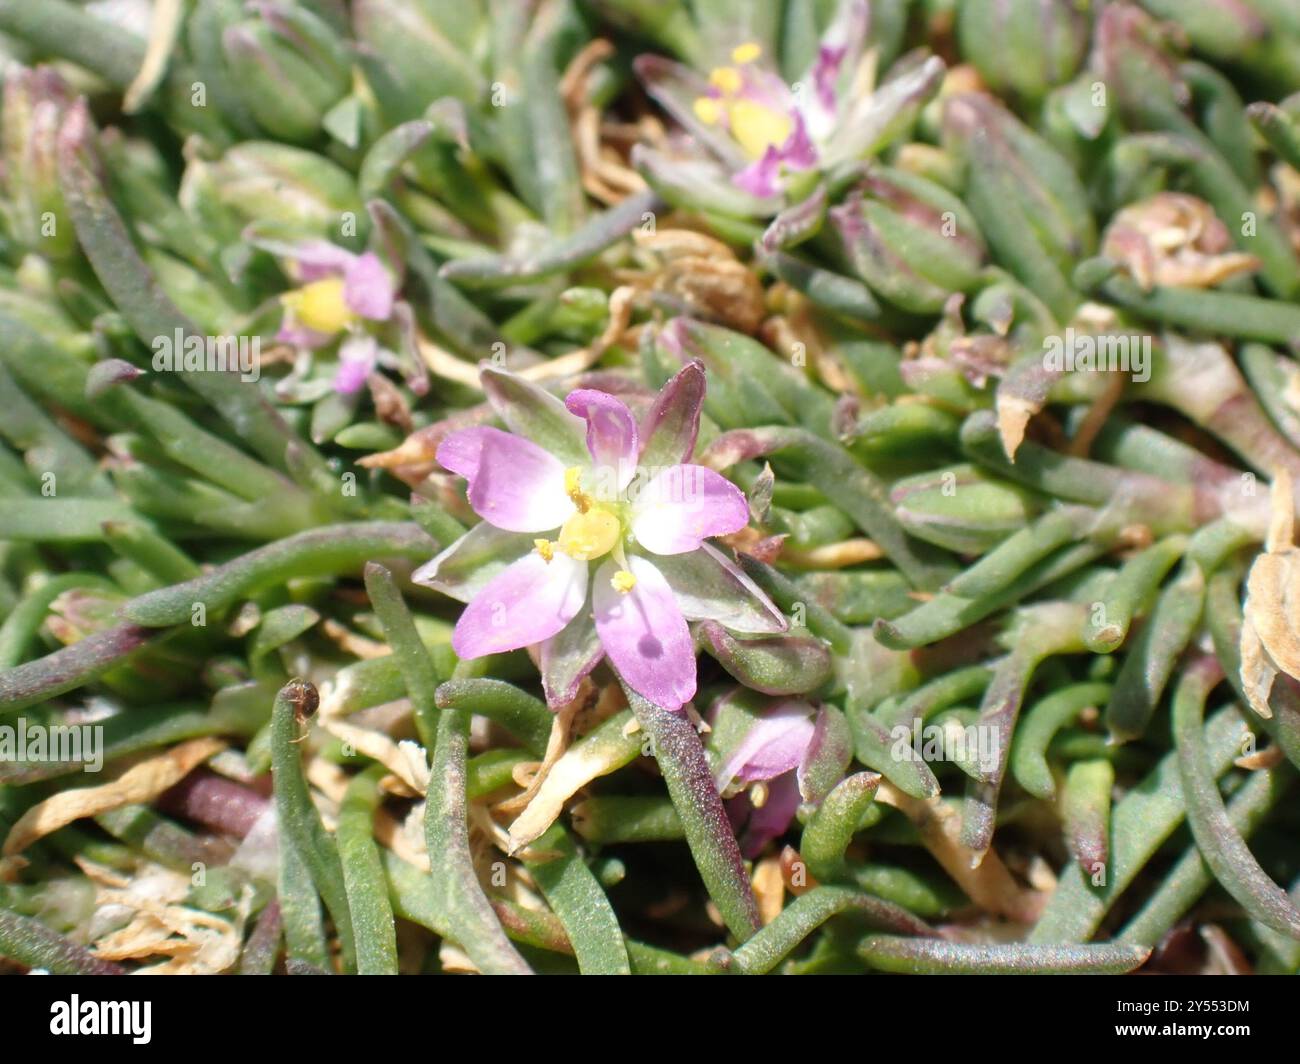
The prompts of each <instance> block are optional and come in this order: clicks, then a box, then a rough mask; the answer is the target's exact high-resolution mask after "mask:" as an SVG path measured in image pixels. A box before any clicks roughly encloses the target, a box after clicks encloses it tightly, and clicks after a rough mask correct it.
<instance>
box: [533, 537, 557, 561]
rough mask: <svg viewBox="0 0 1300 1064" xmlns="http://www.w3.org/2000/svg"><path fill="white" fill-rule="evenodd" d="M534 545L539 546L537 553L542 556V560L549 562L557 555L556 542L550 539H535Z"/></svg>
mask: <svg viewBox="0 0 1300 1064" xmlns="http://www.w3.org/2000/svg"><path fill="white" fill-rule="evenodd" d="M533 546H534V547H536V548H537V553H538V554H540V555H541V556H542V561H544V562H549V561H550V560H551V559H552V558H554V557H555V544H554V543H552V542H551V541H550V540H549V539H535V540H533Z"/></svg>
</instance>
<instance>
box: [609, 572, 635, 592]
mask: <svg viewBox="0 0 1300 1064" xmlns="http://www.w3.org/2000/svg"><path fill="white" fill-rule="evenodd" d="M609 583H610V586H611V587H613V589H614V590H615V591H617V592H618V593H619V594H620V595H626V594H627V593H628V592H629V591H631V590H632V589H633V588H634V587H636V577H635V576H633V575H632V574H631V573H629V572H628V571H627V570H626V569H620V570H619V571H618V572H616V573H615V574H614V575H613V576H611V577H610V578H609Z"/></svg>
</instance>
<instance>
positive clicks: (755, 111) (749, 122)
mask: <svg viewBox="0 0 1300 1064" xmlns="http://www.w3.org/2000/svg"><path fill="white" fill-rule="evenodd" d="M730 117H731V135H732V136H733V137H735V138H736V140H737V141H738V142H739V143H740V146H741V147H742V148H744V149H745V151H746V153H747V154H748V155H749V156H750V157H751V158H754V159H759V158H762V156H763V153H764V152H766V151H767V149H768V148H779V147H780V146H781V145H782V144H784V143H785V142H786V138H788V137H789V136H790V131H791V130H792V129H793V128H794V125H793V123H792V122H791V121H790V116H789V115H784V114H782V113H781V112H780V111H773V110H772V109H771V108H770V107H764V106H763V105H762V104H761V103H755V102H754V101H753V100H736V101H735V102H734V103H733V104H732V105H731V108H730Z"/></svg>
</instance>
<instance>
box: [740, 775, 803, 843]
mask: <svg viewBox="0 0 1300 1064" xmlns="http://www.w3.org/2000/svg"><path fill="white" fill-rule="evenodd" d="M798 810H799V786H798V784H797V783H796V782H795V778H794V773H793V772H791V773H787V774H786V775H784V776H779V777H777V778H776V779H774V780H773V781H772V782H771V783H770V784H769V785H768V789H767V801H766V802H764V803H763V807H762V808H761V809H755V810H754V812H753V814H752V815H751V816H750V818H749V823H748V824H747V825H746V826H745V834H744V835H743V836H742V838H741V840H740V852H741V853H742V854H743V855H744V856H745V857H747V858H753V857H757V856H758V855H759V854H760V853H762V851H763V847H764V846H766V845H767V844H768V843H769V842H771V841H772V840H773V839H775V838H777V837H778V836H780V835H783V834H785V830H786V828H788V827H789V826H790V822H791V821H792V820H794V815H795V813H796V812H798Z"/></svg>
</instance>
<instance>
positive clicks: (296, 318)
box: [250, 238, 398, 395]
mask: <svg viewBox="0 0 1300 1064" xmlns="http://www.w3.org/2000/svg"><path fill="white" fill-rule="evenodd" d="M250 243H253V244H254V245H255V246H257V247H261V248H262V249H263V250H266V251H270V252H271V253H272V254H275V255H279V256H281V257H282V258H284V259H286V260H288V261H289V262H290V263H291V264H292V266H293V269H294V272H295V273H296V275H297V278H298V280H299V281H300V282H301V283H300V286H299V287H297V288H294V289H292V290H290V291H288V292H285V293H283V294H282V295H281V296H280V302H281V303H282V304H283V306H284V319H283V321H282V322H281V325H280V331H279V332H278V333H277V334H276V339H278V340H280V341H282V342H283V343H288V344H292V345H293V346H295V347H299V348H306V349H308V350H313V351H314V350H316V349H318V348H322V347H325V346H326V345H328V344H331V343H333V342H334V341H335V339H337V338H338V337H339V336H340V335H343V336H344V337H345V339H344V340H343V343H342V344H341V346H340V348H339V368H338V372H337V374H336V375H335V378H334V390H335V391H337V392H341V393H343V394H345V395H346V394H351V393H353V392H356V391H359V390H360V389H361V387H362V386H363V385H364V384H365V381H366V378H367V377H368V376H369V375H370V374H371V373H372V372H374V370H375V367H376V366H377V365H378V364H379V362H380V357H381V354H382V353H383V352H382V350H381V348H380V346H379V344H378V342H377V341H376V340H375V338H374V337H373V336H372V335H370V334H369V333H367V332H365V331H364V330H363V329H362V328H361V324H362V322H363V321H370V322H375V323H383V322H388V321H389V320H391V319H393V317H394V314H395V311H396V310H397V306H398V303H397V290H398V280H397V279H395V278H394V277H393V275H392V273H390V272H389V269H388V268H387V267H386V266H385V265H384V263H383V262H382V261H381V260H380V258H379V256H378V255H376V254H375V253H374V252H373V251H366V252H363V253H362V254H360V255H356V254H353V253H352V252H351V251H348V250H347V249H346V248H341V247H339V246H338V245H337V244H332V243H330V242H329V241H328V240H308V241H305V242H303V243H301V244H284V243H281V242H278V241H270V240H262V239H254V238H250Z"/></svg>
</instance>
